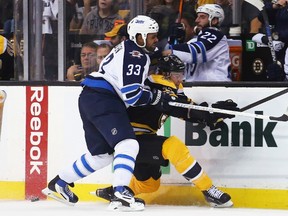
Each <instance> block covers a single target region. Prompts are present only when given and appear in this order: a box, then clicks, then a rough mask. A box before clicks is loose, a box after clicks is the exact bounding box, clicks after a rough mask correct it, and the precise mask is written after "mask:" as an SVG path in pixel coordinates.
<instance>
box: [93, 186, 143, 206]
mask: <svg viewBox="0 0 288 216" xmlns="http://www.w3.org/2000/svg"><path fill="white" fill-rule="evenodd" d="M90 194H93V195H96V196H97V197H100V198H102V199H105V200H107V201H109V202H110V201H111V197H112V194H113V187H112V186H110V187H106V188H99V189H97V190H96V192H90ZM134 199H135V202H139V203H143V204H144V205H145V201H144V200H143V199H141V198H138V197H134Z"/></svg>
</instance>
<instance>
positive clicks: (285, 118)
mask: <svg viewBox="0 0 288 216" xmlns="http://www.w3.org/2000/svg"><path fill="white" fill-rule="evenodd" d="M169 105H171V106H174V107H182V108H187V109H195V110H201V111H207V112H216V113H223V114H228V115H238V116H246V117H251V118H258V119H268V120H272V121H281V122H287V121H288V110H286V113H284V114H283V115H282V116H280V117H275V116H267V115H260V114H254V113H246V112H240V111H234V110H225V109H218V108H213V107H204V106H198V105H193V104H184V103H178V102H172V101H171V102H169Z"/></svg>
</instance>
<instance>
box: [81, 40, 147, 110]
mask: <svg viewBox="0 0 288 216" xmlns="http://www.w3.org/2000/svg"><path fill="white" fill-rule="evenodd" d="M149 65H150V58H149V56H148V55H147V54H146V53H145V52H144V50H143V49H142V48H139V47H138V46H137V45H136V44H135V43H134V42H133V41H131V40H126V41H123V42H121V43H120V44H118V45H117V46H115V47H114V48H113V49H112V50H111V52H110V53H109V54H108V55H107V56H106V57H105V58H104V59H103V61H102V62H101V64H100V65H99V71H98V72H92V73H91V74H89V75H88V76H86V78H85V79H84V81H83V82H82V83H81V85H85V86H88V87H101V86H99V80H105V81H107V82H108V83H109V84H110V85H111V86H112V87H113V89H114V90H115V92H116V93H117V94H118V95H119V97H120V98H121V99H122V100H123V102H125V104H126V106H127V107H128V106H140V105H145V104H148V103H149V102H150V97H151V92H150V90H148V89H145V88H144V81H145V79H146V78H147V77H148V71H149ZM102 87H103V88H106V87H105V86H102Z"/></svg>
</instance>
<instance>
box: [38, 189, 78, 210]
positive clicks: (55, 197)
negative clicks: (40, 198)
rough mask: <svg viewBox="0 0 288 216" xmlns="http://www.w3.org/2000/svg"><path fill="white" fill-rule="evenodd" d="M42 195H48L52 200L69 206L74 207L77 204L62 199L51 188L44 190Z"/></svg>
mask: <svg viewBox="0 0 288 216" xmlns="http://www.w3.org/2000/svg"><path fill="white" fill-rule="evenodd" d="M42 193H43V194H44V195H46V196H47V197H50V198H52V199H54V200H56V201H58V202H61V203H64V204H66V205H68V206H74V205H75V203H71V202H68V201H67V200H65V199H63V198H62V197H59V196H57V195H56V193H55V192H54V191H52V190H50V189H49V188H44V189H43V190H42Z"/></svg>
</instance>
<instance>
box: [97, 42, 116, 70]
mask: <svg viewBox="0 0 288 216" xmlns="http://www.w3.org/2000/svg"><path fill="white" fill-rule="evenodd" d="M112 48H113V47H112V46H110V45H109V44H107V43H102V44H100V45H99V46H98V47H97V51H96V63H97V69H96V70H97V71H98V69H99V65H100V63H101V62H102V60H103V59H104V58H105V57H106V56H107V55H108V54H109V53H110V51H111V50H112Z"/></svg>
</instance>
